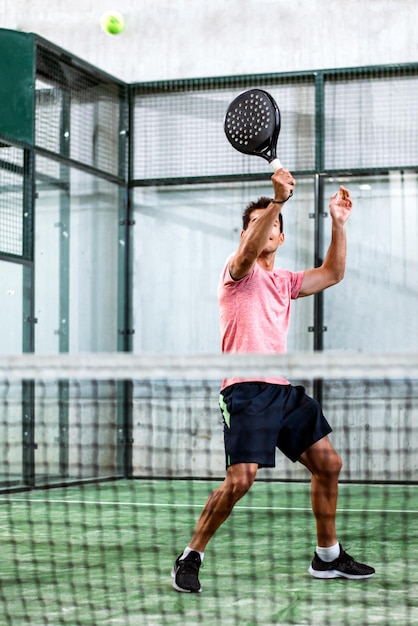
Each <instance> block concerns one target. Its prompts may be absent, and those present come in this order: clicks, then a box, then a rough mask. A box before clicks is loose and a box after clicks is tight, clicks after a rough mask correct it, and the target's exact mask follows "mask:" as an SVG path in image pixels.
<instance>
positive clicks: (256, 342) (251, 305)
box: [218, 255, 304, 388]
mask: <svg viewBox="0 0 418 626" xmlns="http://www.w3.org/2000/svg"><path fill="white" fill-rule="evenodd" d="M232 256H233V255H231V256H230V257H229V258H228V260H227V262H226V264H225V267H224V269H223V272H222V274H221V277H220V281H219V286H218V301H219V312H220V329H221V340H222V352H247V353H248V352H261V353H264V354H266V353H271V352H273V353H284V352H286V347H287V333H288V329H289V321H290V301H291V300H293V299H296V298H297V297H298V295H299V292H300V288H301V286H302V281H303V275H304V273H303V272H290V271H288V270H282V269H278V268H274V269H273V271H271V272H269V271H267V270H263V269H262V268H261V267H260V266H259V265H258V263H255V264H254V267H253V269H252V270H251V272H250V273H249V274H247V276H244V278H241V280H233V279H232V278H231V275H230V273H229V263H230V261H231V258H232ZM248 380H257V381H262V382H268V383H275V384H279V385H287V384H289V381H288V380H287V379H286V378H283V377H281V376H278V377H277V378H276V377H274V378H262V377H261V378H260V377H259V378H245V379H241V378H228V379H225V380H223V381H222V388H225V387H227V386H228V385H232V384H234V383H237V382H245V381H248Z"/></svg>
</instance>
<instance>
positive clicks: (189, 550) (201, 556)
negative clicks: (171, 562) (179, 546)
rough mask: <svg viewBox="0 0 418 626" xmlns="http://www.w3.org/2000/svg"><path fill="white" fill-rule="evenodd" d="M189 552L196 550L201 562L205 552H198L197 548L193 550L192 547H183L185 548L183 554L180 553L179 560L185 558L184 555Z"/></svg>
mask: <svg viewBox="0 0 418 626" xmlns="http://www.w3.org/2000/svg"><path fill="white" fill-rule="evenodd" d="M190 552H197V553H198V554H200V560H201V561H202V563H203V557H204V556H205V553H204V552H199V551H198V550H193V548H189V546H187V548H185V549H184V552H183V554H182V555H181V557H180V561H182V560H183V559H185V558H186V556H187V555H188V554H190Z"/></svg>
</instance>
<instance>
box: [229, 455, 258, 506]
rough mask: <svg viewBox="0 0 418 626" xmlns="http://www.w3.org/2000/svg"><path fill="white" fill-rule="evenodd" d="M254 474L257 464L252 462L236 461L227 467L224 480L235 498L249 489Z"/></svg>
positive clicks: (240, 496)
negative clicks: (235, 463)
mask: <svg viewBox="0 0 418 626" xmlns="http://www.w3.org/2000/svg"><path fill="white" fill-rule="evenodd" d="M256 474H257V465H256V464H254V463H251V464H247V463H238V464H237V465H231V466H230V467H229V468H228V471H227V477H226V480H225V482H226V484H227V486H228V488H229V490H230V491H231V492H232V493H233V495H234V496H235V498H236V499H237V500H239V498H242V496H244V495H245V494H246V493H247V491H248V490H249V489H250V487H251V485H252V484H253V482H254V480H255V477H256Z"/></svg>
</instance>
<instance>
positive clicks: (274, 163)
mask: <svg viewBox="0 0 418 626" xmlns="http://www.w3.org/2000/svg"><path fill="white" fill-rule="evenodd" d="M270 167H271V168H272V169H273V170H274V171H275V172H277V170H281V169H282V168H283V165H282V164H281V162H280V159H273V160H272V161H270Z"/></svg>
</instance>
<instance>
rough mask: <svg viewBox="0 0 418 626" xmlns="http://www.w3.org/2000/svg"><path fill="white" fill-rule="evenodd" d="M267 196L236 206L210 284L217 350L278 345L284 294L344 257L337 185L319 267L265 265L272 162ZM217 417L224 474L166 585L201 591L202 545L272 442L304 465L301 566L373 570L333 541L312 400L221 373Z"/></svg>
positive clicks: (277, 216)
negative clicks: (228, 245)
mask: <svg viewBox="0 0 418 626" xmlns="http://www.w3.org/2000/svg"><path fill="white" fill-rule="evenodd" d="M272 182H273V190H274V200H270V199H268V198H260V199H259V200H258V202H255V203H251V204H250V205H249V206H248V207H247V209H246V211H245V212H244V215H243V231H242V233H241V241H240V244H239V247H238V250H237V251H236V252H235V254H233V255H232V256H231V257H230V258H229V259H228V261H227V263H226V266H225V268H224V271H223V273H222V275H221V280H220V284H219V290H218V298H219V308H220V324H221V335H222V351H223V352H247V353H248V352H262V353H266V352H278V353H283V352H285V351H286V338H287V331H288V326H289V317H290V302H291V300H292V299H296V298H298V297H303V296H309V295H311V294H315V293H318V292H319V291H322V290H323V289H326V288H327V287H330V286H331V285H335V284H336V283H338V282H339V281H341V280H342V278H343V276H344V270H345V260H346V232H345V230H346V228H345V227H346V222H347V220H348V218H349V217H350V213H351V208H352V201H351V198H350V194H349V192H348V191H347V190H346V189H344V187H340V190H339V192H338V193H335V194H334V195H333V196H332V197H331V199H330V215H331V218H332V237H331V243H330V246H329V249H328V252H327V254H326V257H325V259H324V262H323V264H322V265H321V267H318V268H314V269H310V270H307V271H305V272H289V271H286V270H281V269H277V268H275V267H274V262H275V257H276V251H277V250H278V248H279V247H280V246H281V245H282V244H283V243H284V233H283V229H282V224H283V218H282V215H281V210H282V208H283V205H284V203H285V202H286V201H287V200H288V199H289V197H290V196H291V195H292V194H293V189H294V185H295V181H294V179H293V177H292V176H291V174H290V172H288V171H287V170H285V169H281V170H279V171H278V172H275V174H274V175H273V176H272ZM220 406H221V410H222V413H223V418H224V440H225V454H226V468H227V469H226V477H225V480H224V482H223V483H222V485H221V486H220V487H219V488H218V489H216V490H215V491H214V492H213V493H212V494H211V495H210V496H209V498H208V500H207V502H206V505H205V507H204V509H203V511H202V513H201V515H200V518H199V520H198V522H197V525H196V528H195V531H194V534H193V536H192V539H191V541H190V543H189V545H188V546H187V547H186V549H185V550H184V552H183V553H182V554H181V555H180V556H179V557H178V559H177V560H176V562H175V564H174V567H173V570H172V577H173V587H174V589H176V590H177V591H182V592H186V593H190V592H192V593H193V592H194V593H198V592H200V591H201V586H200V582H199V578H198V574H199V568H200V565H201V563H202V560H203V556H204V551H205V547H206V544H207V543H208V541H209V540H210V538H211V537H212V536H213V534H214V533H215V532H216V530H217V529H218V528H219V527H220V525H221V524H222V523H223V522H224V521H225V520H226V519H227V517H228V516H229V514H230V513H231V511H232V509H233V507H234V505H235V504H236V502H237V501H238V500H239V499H240V498H242V496H243V495H245V493H246V492H247V491H248V490H249V488H250V487H251V485H252V484H253V482H254V479H255V476H256V473H257V470H258V468H260V467H274V465H275V449H276V447H278V448H279V449H280V450H281V451H282V452H283V453H284V454H285V455H286V456H288V457H289V458H290V459H291V460H292V461H293V462H296V461H299V462H300V463H302V464H303V465H305V466H306V467H307V469H308V470H309V471H310V472H311V500H312V510H313V513H314V516H315V519H316V531H317V547H316V550H315V554H314V558H313V560H312V563H311V565H310V567H309V570H308V571H309V573H310V574H311V575H312V576H315V577H316V578H339V577H343V578H351V579H363V578H369V577H370V576H373V574H374V572H375V570H374V569H373V568H372V567H369V566H368V565H363V564H361V563H357V562H356V561H355V560H354V559H353V558H352V557H350V556H349V555H348V554H347V553H346V552H344V550H343V549H342V547H341V545H340V544H339V542H338V540H337V535H336V527H335V517H336V508H337V495H338V476H339V472H340V469H341V465H342V464H341V459H340V457H339V456H338V454H337V453H336V451H335V450H334V448H333V447H332V445H331V442H330V440H329V438H328V434H329V433H330V432H331V427H330V426H329V424H328V422H327V421H326V419H325V417H324V416H323V414H322V410H321V407H320V406H319V404H318V402H317V401H316V400H314V399H312V398H310V397H309V396H307V395H306V394H305V390H304V388H303V387H299V386H297V387H294V386H292V385H290V384H289V382H288V381H287V380H286V379H284V378H282V377H276V378H256V379H251V380H249V379H245V380H242V379H238V378H231V379H228V380H224V381H223V383H222V391H221V396H220Z"/></svg>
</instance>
